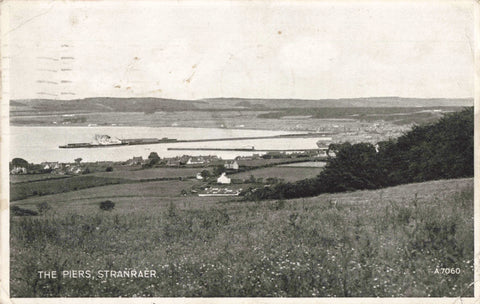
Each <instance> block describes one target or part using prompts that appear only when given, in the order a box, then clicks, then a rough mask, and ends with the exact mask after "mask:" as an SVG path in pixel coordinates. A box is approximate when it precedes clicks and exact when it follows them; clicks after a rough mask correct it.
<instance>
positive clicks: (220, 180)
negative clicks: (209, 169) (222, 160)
mask: <svg viewBox="0 0 480 304" xmlns="http://www.w3.org/2000/svg"><path fill="white" fill-rule="evenodd" d="M231 182H232V180H231V179H230V178H229V177H228V176H227V174H226V173H225V172H223V173H222V175H220V177H219V178H217V184H230V183H231Z"/></svg>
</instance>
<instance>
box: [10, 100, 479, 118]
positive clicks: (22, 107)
mask: <svg viewBox="0 0 480 304" xmlns="http://www.w3.org/2000/svg"><path fill="white" fill-rule="evenodd" d="M471 105H473V99H442V98H435V99H422V98H402V97H372V98H344V99H318V100H302V99H249V98H212V99H202V100H177V99H165V98H154V97H144V98H115V97H94V98H85V99H72V100H55V99H23V100H12V101H10V106H11V111H12V113H11V114H13V115H15V113H16V112H19V113H20V112H28V111H39V112H147V113H149V112H155V111H189V110H219V109H237V110H238V109H244V110H245V109H249V110H274V109H287V108H325V107H399V106H401V107H459V106H471Z"/></svg>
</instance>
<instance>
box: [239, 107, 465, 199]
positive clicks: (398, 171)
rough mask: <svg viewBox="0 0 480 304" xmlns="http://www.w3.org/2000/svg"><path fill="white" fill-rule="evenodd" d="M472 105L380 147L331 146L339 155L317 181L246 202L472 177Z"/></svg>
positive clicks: (277, 188) (264, 192)
mask: <svg viewBox="0 0 480 304" xmlns="http://www.w3.org/2000/svg"><path fill="white" fill-rule="evenodd" d="M473 135H474V114H473V107H469V108H465V109H463V110H462V111H459V112H453V113H448V114H445V115H444V116H443V117H442V118H440V119H439V120H438V121H437V122H436V123H431V124H427V125H423V126H414V127H413V128H412V130H410V131H408V132H406V133H405V134H404V135H402V136H400V137H398V138H396V139H390V140H387V141H383V142H379V143H377V145H373V144H370V143H358V144H351V143H349V142H346V143H341V144H331V145H330V147H329V150H330V151H333V152H335V155H336V156H335V157H330V158H329V159H328V160H327V165H326V166H325V168H324V170H323V171H322V172H321V173H320V174H319V175H318V176H316V177H314V178H310V179H305V180H301V181H298V182H291V183H279V184H277V185H274V186H271V187H267V188H264V189H257V190H256V191H252V192H250V193H247V194H246V198H247V199H255V200H257V199H282V198H297V197H306V196H315V195H319V194H321V193H334V192H345V191H353V190H362V189H379V188H383V187H389V186H395V185H400V184H406V183H413V182H423V181H429V180H436V179H450V178H461V177H471V176H473V167H474V166H473Z"/></svg>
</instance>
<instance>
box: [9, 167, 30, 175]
mask: <svg viewBox="0 0 480 304" xmlns="http://www.w3.org/2000/svg"><path fill="white" fill-rule="evenodd" d="M10 174H14V175H15V174H27V168H25V167H13V169H12V170H11V171H10Z"/></svg>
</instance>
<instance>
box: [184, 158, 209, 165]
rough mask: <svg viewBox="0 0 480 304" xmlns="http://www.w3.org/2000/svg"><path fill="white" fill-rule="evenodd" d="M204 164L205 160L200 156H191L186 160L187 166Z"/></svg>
mask: <svg viewBox="0 0 480 304" xmlns="http://www.w3.org/2000/svg"><path fill="white" fill-rule="evenodd" d="M204 163H205V159H204V158H203V157H201V156H199V157H195V156H192V157H190V158H189V159H188V160H187V165H203V164H204Z"/></svg>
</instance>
